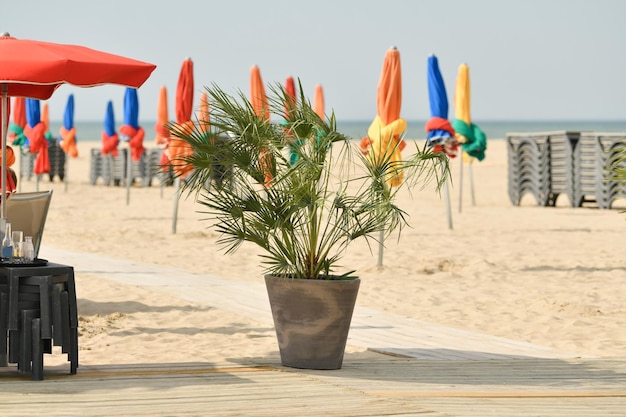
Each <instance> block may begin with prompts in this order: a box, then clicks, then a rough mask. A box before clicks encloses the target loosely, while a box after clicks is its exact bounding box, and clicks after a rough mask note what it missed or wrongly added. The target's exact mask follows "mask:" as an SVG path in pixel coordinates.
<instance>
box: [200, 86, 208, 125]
mask: <svg viewBox="0 0 626 417" xmlns="http://www.w3.org/2000/svg"><path fill="white" fill-rule="evenodd" d="M198 128H199V129H200V132H202V133H206V132H208V131H209V97H208V96H207V95H206V93H202V94H201V95H200V107H199V108H198Z"/></svg>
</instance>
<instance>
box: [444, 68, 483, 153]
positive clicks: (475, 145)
mask: <svg viewBox="0 0 626 417" xmlns="http://www.w3.org/2000/svg"><path fill="white" fill-rule="evenodd" d="M454 100H455V119H454V120H453V122H452V127H453V128H454V130H455V132H456V134H457V138H458V139H457V140H458V142H460V143H462V146H463V151H464V152H466V153H467V154H468V155H469V156H471V157H473V158H476V159H478V160H479V161H482V160H483V159H484V158H485V150H486V149H487V136H486V135H485V133H484V132H483V131H482V130H480V128H479V127H478V126H476V125H475V124H473V123H472V118H471V117H470V102H471V100H470V78H469V67H468V66H467V64H461V65H460V66H459V72H458V74H457V79H456V91H455V98H454Z"/></svg>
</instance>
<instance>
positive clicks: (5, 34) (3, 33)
mask: <svg viewBox="0 0 626 417" xmlns="http://www.w3.org/2000/svg"><path fill="white" fill-rule="evenodd" d="M0 36H11V34H10V33H9V32H2V33H0Z"/></svg>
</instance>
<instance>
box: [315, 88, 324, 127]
mask: <svg viewBox="0 0 626 417" xmlns="http://www.w3.org/2000/svg"><path fill="white" fill-rule="evenodd" d="M324 107H325V104H324V88H322V85H321V84H317V85H316V86H315V95H314V96H313V110H314V111H315V113H317V115H318V116H319V117H320V119H322V120H324V110H325V109H324Z"/></svg>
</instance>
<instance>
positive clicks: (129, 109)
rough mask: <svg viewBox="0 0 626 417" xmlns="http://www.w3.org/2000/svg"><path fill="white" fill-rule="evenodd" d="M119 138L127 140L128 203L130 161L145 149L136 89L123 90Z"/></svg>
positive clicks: (139, 157) (134, 159) (135, 158)
mask: <svg viewBox="0 0 626 417" xmlns="http://www.w3.org/2000/svg"><path fill="white" fill-rule="evenodd" d="M119 133H120V139H124V140H126V141H127V142H128V148H129V151H128V157H127V158H126V204H127V205H128V204H130V185H131V183H132V182H133V178H132V177H133V173H132V161H135V162H138V161H139V160H140V159H141V156H142V155H143V153H144V152H145V151H146V149H145V148H144V147H143V139H144V137H145V131H144V130H143V128H142V127H141V126H139V97H138V96H137V89H136V88H131V87H126V90H125V91H124V123H123V124H122V126H121V127H120V131H119Z"/></svg>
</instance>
